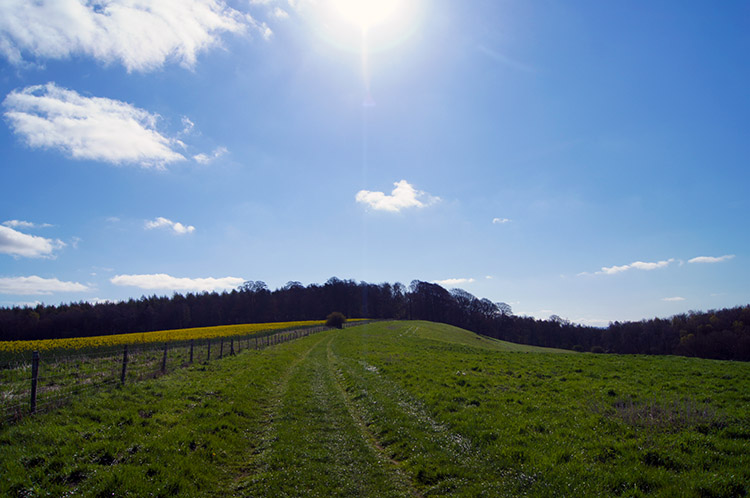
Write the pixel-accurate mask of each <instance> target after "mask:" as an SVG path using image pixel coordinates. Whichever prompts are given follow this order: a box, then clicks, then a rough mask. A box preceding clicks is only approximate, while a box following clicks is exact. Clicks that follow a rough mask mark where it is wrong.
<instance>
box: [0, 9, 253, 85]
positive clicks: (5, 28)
mask: <svg viewBox="0 0 750 498" xmlns="http://www.w3.org/2000/svg"><path fill="white" fill-rule="evenodd" d="M249 26H250V27H252V28H253V29H256V30H258V31H260V32H261V34H263V36H264V37H265V36H266V35H265V30H266V29H267V26H265V24H264V23H258V22H257V21H255V20H254V19H253V18H252V17H250V16H249V15H248V14H243V13H241V12H238V11H236V10H234V9H232V8H231V7H229V6H227V4H226V3H225V2H224V1H223V0H159V1H158V2H144V1H143V0H106V1H96V2H94V1H82V0H35V1H29V0H5V1H3V2H0V53H1V54H2V55H4V56H5V57H6V58H7V59H8V60H9V61H10V62H12V63H15V64H21V63H23V61H24V58H35V59H66V58H69V57H71V56H74V55H84V56H88V57H92V58H94V59H96V60H98V61H100V62H103V63H105V64H109V63H112V62H118V63H120V64H122V65H123V66H125V68H126V69H127V70H128V71H129V72H130V71H150V70H154V69H158V68H160V67H161V66H162V65H163V64H164V63H165V62H167V61H176V62H178V63H179V64H181V65H182V66H184V67H188V68H191V67H193V66H194V65H195V62H196V59H197V55H198V54H199V53H200V52H203V51H205V50H207V49H208V48H210V47H213V46H216V45H219V44H220V36H221V35H222V34H224V33H243V32H245V31H246V30H247V28H248V27H249Z"/></svg>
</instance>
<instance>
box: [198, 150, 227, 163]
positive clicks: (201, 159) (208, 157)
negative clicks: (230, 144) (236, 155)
mask: <svg viewBox="0 0 750 498" xmlns="http://www.w3.org/2000/svg"><path fill="white" fill-rule="evenodd" d="M227 152H229V151H228V150H227V148H226V147H217V148H215V149H214V151H213V152H212V153H211V154H203V153H201V154H196V155H194V156H193V159H194V160H195V162H197V163H200V164H208V163H211V162H213V161H214V160H216V159H218V158H220V157H221V156H223V155H224V154H226V153H227Z"/></svg>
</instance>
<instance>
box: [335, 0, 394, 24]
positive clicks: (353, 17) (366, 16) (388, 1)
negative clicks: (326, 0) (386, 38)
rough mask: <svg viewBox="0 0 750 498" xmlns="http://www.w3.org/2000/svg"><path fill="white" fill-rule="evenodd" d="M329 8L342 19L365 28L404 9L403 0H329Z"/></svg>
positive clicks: (381, 21) (392, 16)
mask: <svg viewBox="0 0 750 498" xmlns="http://www.w3.org/2000/svg"><path fill="white" fill-rule="evenodd" d="M330 1H331V8H332V9H333V11H334V13H335V14H336V15H338V16H339V17H340V18H341V19H342V20H343V21H345V22H347V23H350V24H354V25H355V26H357V27H360V28H362V29H363V30H367V29H369V28H371V27H373V26H376V25H378V24H380V23H383V22H385V21H387V20H389V19H391V18H394V17H396V16H397V15H398V14H399V12H401V11H403V10H404V7H405V4H406V2H405V1H403V0H330Z"/></svg>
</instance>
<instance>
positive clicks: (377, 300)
mask: <svg viewBox="0 0 750 498" xmlns="http://www.w3.org/2000/svg"><path fill="white" fill-rule="evenodd" d="M332 311H338V312H341V313H343V314H344V315H345V316H346V317H347V318H373V319H413V320H430V321H435V322H442V323H447V324H450V325H455V326H458V327H461V328H465V329H468V330H471V331H473V332H476V333H479V334H482V335H485V336H489V337H493V338H496V339H502V340H506V341H512V342H516V343H521V344H530V345H534V346H545V347H555V348H563V349H571V350H576V351H593V352H609V353H626V354H636V353H637V354H678V355H684V356H697V357H702V358H714V359H731V360H744V361H748V360H750V306H744V307H737V308H731V309H722V310H712V311H708V312H703V313H696V312H690V313H686V314H681V315H676V316H673V317H671V318H668V319H660V318H654V319H650V320H642V321H639V322H622V323H621V322H614V323H611V324H609V326H608V327H606V328H597V327H590V326H583V325H578V324H573V323H571V322H569V321H568V320H565V319H562V318H560V317H558V316H555V315H553V316H552V317H550V319H548V320H538V319H534V318H531V317H526V316H516V315H514V314H513V312H512V309H511V307H510V306H509V305H507V304H506V303H497V302H492V301H490V300H489V299H479V298H477V297H475V296H473V295H472V294H470V293H468V292H466V291H465V290H462V289H452V290H450V291H449V290H446V289H444V288H443V287H441V286H440V285H438V284H434V283H430V282H422V281H419V280H414V281H413V282H411V284H410V285H409V286H408V287H407V286H405V285H403V284H401V283H395V284H390V283H382V284H370V283H367V282H356V281H354V280H341V279H338V278H336V277H333V278H331V279H329V280H328V281H327V282H326V283H325V284H322V285H321V284H310V285H308V286H306V287H305V286H303V285H302V284H301V283H299V282H288V283H287V284H286V285H284V286H283V287H281V288H279V289H276V290H273V291H272V290H270V289H269V288H268V286H267V285H266V284H265V283H264V282H261V281H247V282H245V283H244V284H243V285H242V286H240V287H239V288H237V289H234V290H232V291H227V292H222V293H216V292H202V293H187V294H184V295H183V294H177V293H176V294H174V295H173V296H171V297H166V296H150V297H147V296H144V297H141V298H140V299H129V300H127V301H120V302H104V303H95V304H92V303H88V302H79V303H71V304H61V305H58V306H48V305H38V306H36V307H33V308H32V307H11V308H0V340H27V339H56V338H64V337H87V336H94V335H108V334H122V333H128V332H148V331H153V330H167V329H176V328H189V327H206V326H212V325H230V324H239V323H264V322H275V321H296V320H322V319H324V318H325V317H326V316H327V315H329V314H330V313H331V312H332Z"/></svg>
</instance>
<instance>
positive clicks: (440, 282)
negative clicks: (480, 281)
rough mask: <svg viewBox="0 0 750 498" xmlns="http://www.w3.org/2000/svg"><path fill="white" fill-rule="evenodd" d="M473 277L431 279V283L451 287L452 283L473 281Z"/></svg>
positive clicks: (460, 283)
mask: <svg viewBox="0 0 750 498" xmlns="http://www.w3.org/2000/svg"><path fill="white" fill-rule="evenodd" d="M473 282H474V279H473V278H446V279H445V280H433V282H432V283H433V284H438V285H442V286H443V287H452V286H454V285H463V284H470V283H473Z"/></svg>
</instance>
